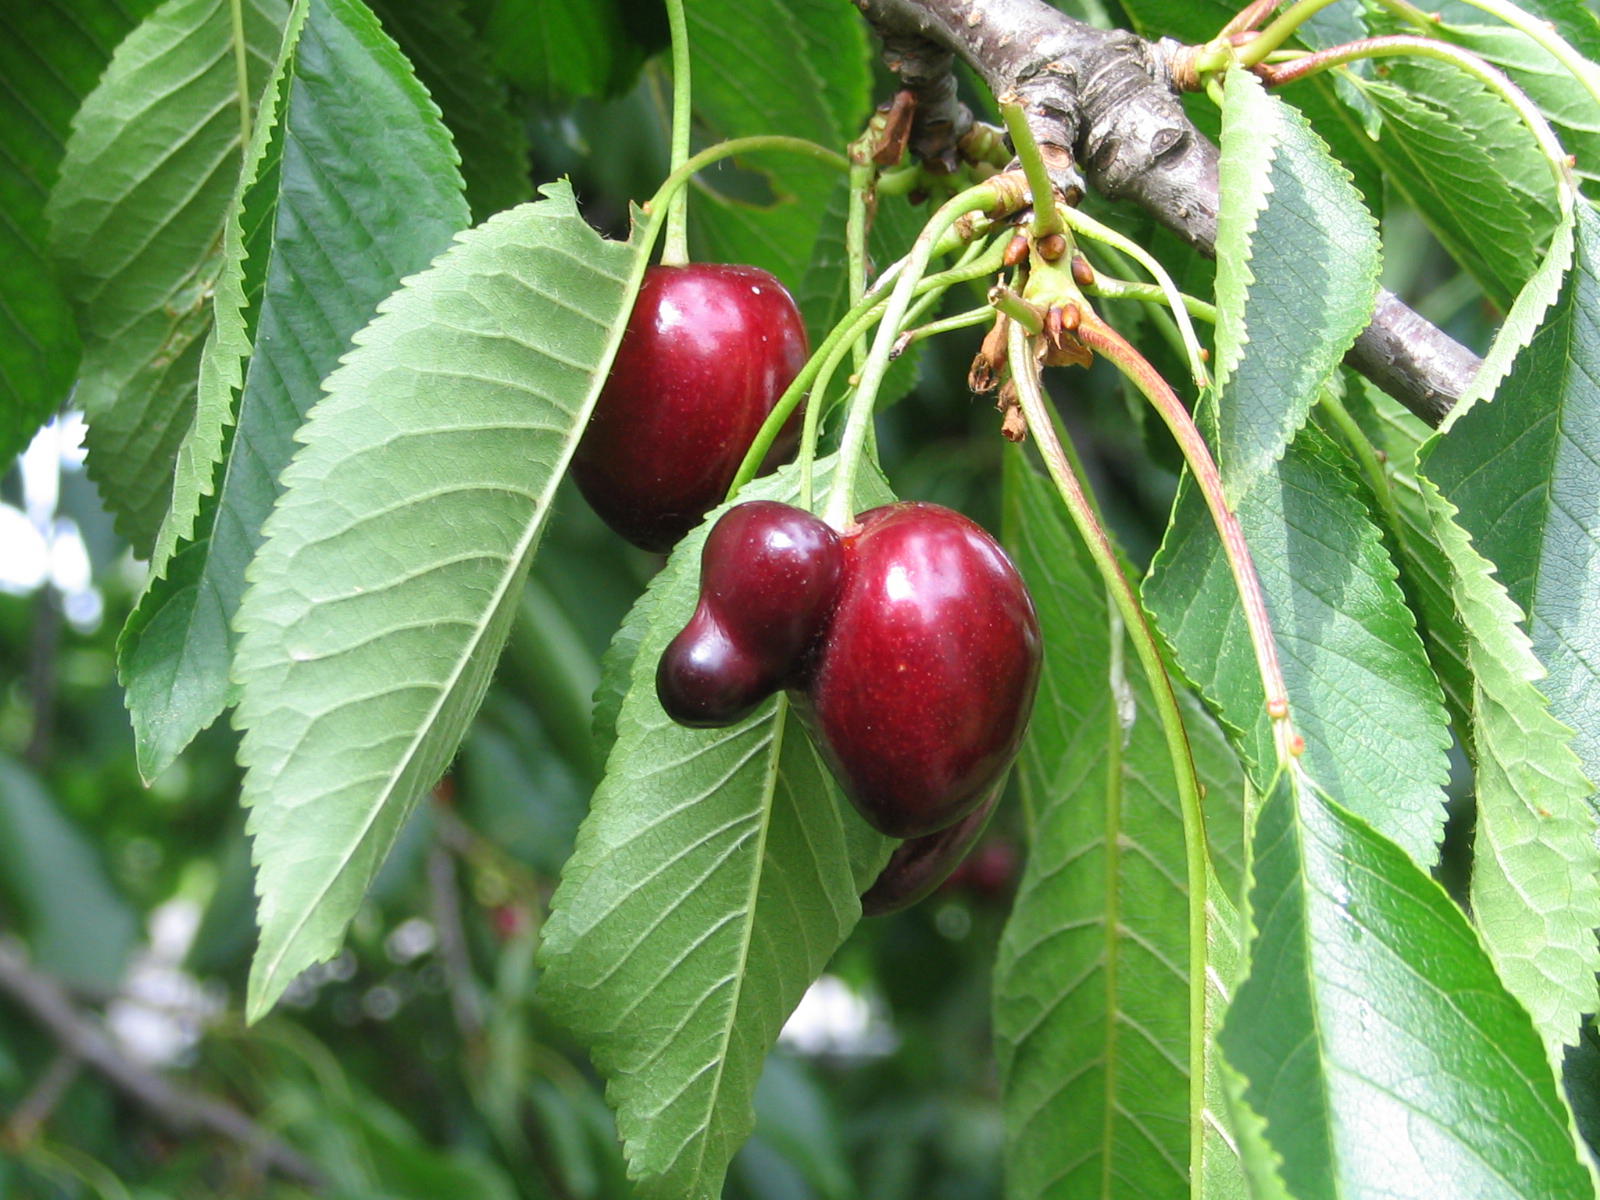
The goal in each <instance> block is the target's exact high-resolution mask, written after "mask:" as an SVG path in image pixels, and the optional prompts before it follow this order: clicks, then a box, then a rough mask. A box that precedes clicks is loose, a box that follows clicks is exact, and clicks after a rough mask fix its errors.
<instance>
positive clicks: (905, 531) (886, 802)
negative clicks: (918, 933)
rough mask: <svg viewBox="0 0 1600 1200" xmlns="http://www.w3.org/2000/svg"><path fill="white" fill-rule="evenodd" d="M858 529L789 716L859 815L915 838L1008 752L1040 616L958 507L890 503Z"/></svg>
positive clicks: (849, 538) (1022, 722)
mask: <svg viewBox="0 0 1600 1200" xmlns="http://www.w3.org/2000/svg"><path fill="white" fill-rule="evenodd" d="M857 522H858V524H857V526H856V527H854V528H852V529H850V530H847V531H846V534H845V537H844V539H843V549H844V577H843V582H842V584H841V586H840V589H839V598H838V601H837V603H836V605H835V607H834V609H833V615H832V617H831V618H830V619H829V622H828V627H827V629H826V631H825V632H824V634H823V636H822V640H821V641H820V642H819V643H818V645H817V646H816V648H815V650H814V652H813V653H814V660H813V663H812V665H811V666H810V668H809V670H808V677H807V678H806V679H805V680H804V681H803V687H802V689H801V692H800V695H799V696H798V697H797V701H798V703H797V708H798V710H799V712H800V714H801V716H802V718H803V719H804V720H805V721H806V724H807V726H808V727H809V728H810V729H811V731H812V733H813V740H814V741H815V742H816V743H817V745H818V748H819V749H820V750H821V752H822V754H823V757H824V758H825V759H826V760H827V762H828V765H829V766H830V767H831V768H832V770H833V773H834V776H835V777H836V778H837V779H838V780H839V783H840V785H841V786H842V787H843V789H844V791H845V794H846V795H847V796H849V797H850V799H851V801H852V802H854V804H855V806H856V807H857V809H859V810H860V812H861V814H862V816H864V817H865V818H866V819H867V821H868V822H869V823H870V824H871V825H873V826H874V827H875V828H876V829H878V830H879V831H880V832H883V833H886V834H889V835H891V836H893V837H902V838H911V837H919V836H921V835H923V834H928V833H932V832H934V831H936V830H940V829H944V828H945V827H947V826H949V825H951V824H953V823H955V822H957V821H959V820H961V818H962V817H964V816H966V815H967V814H968V813H969V812H971V811H972V810H973V809H974V808H975V807H977V806H978V805H979V804H980V802H981V801H982V799H983V797H984V796H985V795H986V794H987V793H988V792H989V790H990V789H991V788H992V787H993V786H994V785H995V784H996V783H997V782H998V781H999V780H1000V778H1001V776H1003V775H1004V773H1005V770H1006V768H1007V767H1009V766H1010V765H1011V761H1012V759H1013V758H1015V757H1016V753H1017V750H1018V748H1019V747H1020V746H1021V744H1022V735H1023V731H1024V729H1025V728H1026V726H1027V721H1028V715H1029V713H1030V711H1031V710H1032V707H1033V696H1034V691H1035V688H1036V687H1037V685H1038V680H1039V622H1038V617H1037V616H1036V615H1035V613H1034V608H1033V601H1032V600H1031V599H1030V598H1029V596H1028V591H1027V588H1026V586H1025V585H1024V584H1023V582H1022V577H1021V576H1020V575H1018V574H1017V570H1016V568H1015V567H1014V566H1012V565H1011V560H1010V559H1008V558H1007V557H1006V554H1005V551H1004V550H1002V549H1001V548H1000V546H999V544H998V543H997V542H996V541H995V540H994V539H993V538H992V537H990V536H989V535H988V534H987V533H985V532H984V531H983V529H981V528H980V527H979V526H977V525H976V524H974V523H973V522H972V521H970V520H968V519H967V518H966V517H964V516H962V515H961V514H960V513H957V512H953V511H951V510H950V509H948V508H943V507H941V506H939V505H936V504H920V503H905V504H891V505H887V506H885V507H883V508H875V509H872V510H871V511H869V512H866V513H863V514H861V516H860V517H858V518H857Z"/></svg>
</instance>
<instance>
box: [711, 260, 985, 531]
mask: <svg viewBox="0 0 1600 1200" xmlns="http://www.w3.org/2000/svg"><path fill="white" fill-rule="evenodd" d="M940 249H942V247H936V249H935V252H936V253H937V252H938V251H939V250H940ZM1003 252H1004V247H1003V246H1002V245H996V246H993V247H991V248H990V252H989V253H987V254H983V255H979V256H976V257H974V256H971V255H970V254H969V255H964V256H963V257H962V259H961V261H960V262H959V263H957V264H956V265H955V266H953V267H951V268H950V269H949V270H948V271H941V272H939V273H938V274H936V275H929V276H927V277H925V278H924V279H923V280H922V281H921V282H920V283H918V284H917V288H916V293H917V295H919V296H927V297H929V298H930V301H931V300H937V298H938V296H939V295H940V294H942V293H943V292H944V291H945V290H946V289H948V288H951V287H954V286H955V285H956V284H958V283H965V282H967V281H968V280H971V279H977V278H980V277H981V276H983V275H987V274H989V273H991V272H993V271H995V270H998V269H999V263H1000V255H1001V254H1002V253H1003ZM905 267H906V260H904V259H902V260H901V261H899V262H897V263H893V264H891V265H890V266H889V267H888V268H887V269H886V270H885V271H884V272H883V274H881V275H879V276H878V281H877V283H876V284H874V285H873V288H872V290H871V291H869V292H868V293H867V294H866V295H865V296H863V297H862V298H861V302H860V303H858V304H857V305H856V306H855V307H854V308H852V309H851V310H850V311H849V312H847V313H845V315H844V316H843V317H841V318H840V319H839V321H838V323H837V324H835V325H834V327H833V329H832V330H831V331H829V333H828V336H827V337H825V338H823V340H822V344H821V345H820V346H818V347H817V349H816V350H815V352H813V354H812V355H811V357H810V359H808V360H807V362H806V365H805V366H804V367H802V368H801V369H800V374H798V375H796V376H795V377H794V379H793V380H792V381H791V382H790V384H789V386H788V387H787V388H785V389H784V392H783V395H782V396H780V397H778V402H777V403H776V404H774V405H773V406H772V411H771V412H770V413H768V414H767V419H766V420H765V421H764V422H763V423H762V426H761V428H760V429H759V430H758V431H757V432H756V436H755V439H754V440H753V441H752V442H751V443H750V448H749V449H748V450H746V451H745V455H744V461H742V462H741V463H740V464H739V469H738V471H736V472H735V473H734V477H733V482H732V483H731V484H730V485H729V486H728V499H730V500H731V499H732V498H733V497H734V496H735V495H737V494H738V492H739V489H740V488H742V487H744V485H745V484H747V483H749V482H750V481H751V480H752V479H754V478H755V477H756V472H757V471H758V470H760V469H761V463H762V460H764V459H765V458H766V456H767V451H768V450H770V449H771V448H772V443H773V442H774V441H775V440H777V437H778V431H779V430H780V429H782V428H783V426H784V423H785V422H786V421H788V419H789V416H790V414H792V413H793V412H794V410H795V407H796V406H797V405H798V404H799V403H800V400H801V397H803V396H804V395H805V393H806V389H807V388H810V387H812V383H813V381H816V383H817V386H816V388H815V389H814V395H815V398H816V400H815V403H813V404H808V405H807V406H806V418H805V426H804V429H805V432H804V433H803V434H802V436H801V441H800V494H801V501H800V506H801V507H802V508H810V507H811V463H812V460H813V459H815V458H816V453H817V430H818V428H819V423H820V421H821V419H822V417H823V415H824V412H823V409H824V408H825V407H826V396H825V394H824V393H826V391H827V384H828V381H829V380H830V379H831V378H832V377H833V372H834V370H836V369H837V367H838V365H839V363H840V362H842V361H843V359H844V356H845V352H846V350H847V349H848V348H849V347H851V346H853V345H855V344H856V342H858V341H859V340H860V339H861V338H862V337H863V336H865V335H866V333H867V331H868V330H870V329H871V328H872V326H873V323H874V322H876V321H877V320H878V318H879V316H880V315H881V310H882V309H883V307H884V305H885V304H887V303H888V299H887V295H886V293H887V290H888V288H889V286H890V285H891V284H892V283H893V282H894V281H895V280H896V279H898V278H899V277H900V273H901V272H902V271H903V270H905ZM915 311H916V310H915V309H913V310H912V313H915ZM907 315H908V316H910V315H911V313H908V314H907Z"/></svg>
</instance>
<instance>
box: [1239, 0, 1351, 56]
mask: <svg viewBox="0 0 1600 1200" xmlns="http://www.w3.org/2000/svg"><path fill="white" fill-rule="evenodd" d="M1333 3H1335V0H1299V2H1298V3H1296V4H1291V5H1290V6H1289V7H1288V8H1286V9H1284V10H1283V12H1281V13H1279V14H1278V18H1277V20H1275V21H1273V22H1272V23H1271V24H1270V25H1268V26H1267V27H1266V28H1265V29H1263V30H1262V31H1261V34H1260V36H1258V37H1256V38H1253V39H1252V40H1251V41H1250V42H1248V43H1246V45H1245V46H1244V47H1243V48H1242V49H1241V50H1240V51H1239V57H1238V62H1239V64H1240V65H1241V66H1246V67H1251V66H1254V65H1255V64H1256V63H1259V62H1262V61H1264V60H1265V59H1266V57H1267V55H1269V54H1271V53H1272V52H1273V51H1274V50H1276V49H1277V48H1278V47H1279V46H1282V45H1283V44H1284V43H1285V42H1287V41H1288V40H1289V39H1290V38H1292V37H1293V36H1294V35H1295V34H1296V33H1298V32H1299V30H1300V26H1302V25H1304V24H1305V23H1306V22H1307V21H1309V20H1310V19H1311V18H1312V17H1314V16H1316V15H1317V14H1318V13H1319V12H1321V11H1322V10H1323V9H1325V8H1327V7H1328V6H1329V5H1330V4H1333Z"/></svg>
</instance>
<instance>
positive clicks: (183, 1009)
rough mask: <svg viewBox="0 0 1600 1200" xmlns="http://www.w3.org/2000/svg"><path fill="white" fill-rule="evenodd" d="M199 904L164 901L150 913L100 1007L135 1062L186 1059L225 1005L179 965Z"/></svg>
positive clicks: (190, 941) (158, 1063)
mask: <svg viewBox="0 0 1600 1200" xmlns="http://www.w3.org/2000/svg"><path fill="white" fill-rule="evenodd" d="M200 917H201V908H200V906H199V905H198V904H196V903H195V902H194V901H193V900H184V899H175V900H168V901H167V902H166V903H165V904H162V905H159V906H157V907H156V908H155V909H154V910H153V911H152V912H151V914H150V940H149V942H148V944H146V945H144V946H141V947H140V948H139V949H138V950H136V951H134V955H133V959H132V961H131V962H130V963H129V964H128V971H127V974H126V975H125V976H124V977H123V980H122V986H121V988H120V990H119V991H118V993H117V996H116V998H115V999H114V1000H112V1001H111V1003H110V1004H109V1005H107V1006H106V1026H107V1028H108V1029H110V1031H111V1035H112V1037H114V1038H116V1040H117V1042H118V1043H119V1044H120V1045H121V1046H122V1049H123V1051H124V1052H125V1053H126V1054H127V1055H128V1057H129V1058H131V1059H133V1060H134V1061H135V1062H140V1063H143V1064H145V1065H146V1066H150V1067H166V1066H173V1065H175V1064H179V1063H182V1062H184V1061H186V1060H187V1058H188V1056H189V1053H190V1051H192V1050H193V1049H194V1047H195V1046H196V1045H197V1044H198V1043H199V1041H200V1037H201V1035H202V1034H203V1033H204V1032H205V1028H206V1025H207V1024H209V1023H210V1022H211V1021H213V1020H215V1019H216V1018H217V1017H218V1016H219V1015H221V1013H222V1011H223V1009H224V1008H225V1007H226V1005H225V1002H224V999H223V997H222V996H221V995H219V994H218V992H217V991H216V990H215V989H212V988H207V987H206V986H205V985H204V984H202V983H201V982H200V981H199V980H198V979H196V978H195V977H194V976H193V975H191V974H189V973H188V972H187V971H185V970H184V969H183V967H182V963H183V960H184V959H185V957H187V956H188V953H189V947H190V946H191V945H192V944H193V942H194V936H195V933H196V932H197V931H198V930H199V928H200Z"/></svg>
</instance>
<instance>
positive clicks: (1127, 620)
mask: <svg viewBox="0 0 1600 1200" xmlns="http://www.w3.org/2000/svg"><path fill="white" fill-rule="evenodd" d="M1007 348H1008V350H1009V355H1008V357H1009V358H1010V362H1011V378H1012V379H1013V380H1014V381H1015V383H1016V385H1017V396H1018V399H1019V400H1020V401H1021V403H1022V412H1023V415H1024V416H1025V417H1026V418H1027V421H1028V428H1029V430H1030V431H1031V432H1032V433H1033V440H1034V444H1035V445H1036V446H1038V447H1039V453H1040V455H1041V456H1042V457H1043V458H1044V464H1045V468H1046V470H1048V471H1049V473H1050V478H1051V479H1052V480H1053V481H1054V482H1055V485H1056V491H1057V492H1058V493H1059V494H1060V496H1061V500H1062V503H1063V504H1064V505H1065V506H1066V509H1067V513H1068V515H1069V516H1070V517H1071V518H1072V523H1073V524H1074V525H1075V526H1077V529H1078V536H1079V537H1080V538H1082V539H1083V544H1084V546H1085V547H1086V548H1087V549H1088V551H1089V557H1090V558H1092V559H1093V560H1094V565H1095V567H1096V569H1097V570H1098V571H1099V572H1100V578H1101V580H1102V582H1103V583H1104V585H1105V589H1106V591H1107V593H1108V594H1109V595H1110V597H1111V600H1112V603H1113V605H1114V606H1115V610H1116V612H1117V613H1118V615H1119V616H1120V617H1121V618H1122V622H1121V623H1122V627H1123V632H1124V633H1125V634H1126V635H1127V637H1128V638H1129V639H1130V640H1131V641H1132V642H1133V648H1134V653H1135V654H1136V655H1137V656H1138V659H1139V665H1140V666H1141V667H1143V668H1144V673H1145V676H1146V678H1147V679H1148V681H1149V684H1150V694H1151V697H1152V698H1153V700H1154V702H1155V706H1156V714H1157V717H1158V719H1159V720H1160V722H1161V732H1162V734H1163V736H1164V737H1165V739H1166V743H1167V755H1168V757H1169V758H1170V759H1171V760H1172V774H1173V780H1174V782H1175V784H1176V787H1177V793H1178V810H1179V812H1180V813H1181V815H1182V819H1183V846H1184V862H1185V868H1186V871H1187V874H1188V884H1189V1178H1191V1179H1194V1180H1199V1179H1202V1178H1204V1167H1205V1160H1204V1155H1205V1120H1204V1114H1205V1102H1206V1090H1205V1082H1206V959H1207V948H1208V945H1209V938H1208V937H1207V928H1206V922H1207V918H1208V913H1207V900H1206V890H1207V878H1206V865H1207V861H1208V855H1207V849H1206V827H1205V813H1204V809H1203V807H1202V804H1201V799H1200V780H1199V778H1198V776H1197V775H1196V773H1195V765H1194V753H1193V751H1192V750H1191V748H1190V746H1189V735H1188V732H1187V730H1186V729H1185V728H1184V724H1183V712H1182V710H1181V709H1180V708H1179V707H1178V696H1177V692H1176V691H1175V690H1174V689H1173V686H1172V679H1171V676H1169V675H1168V674H1167V669H1166V664H1165V663H1163V662H1162V660H1161V650H1160V647H1159V646H1158V644H1157V642H1156V636H1155V632H1154V631H1153V630H1152V629H1151V628H1150V621H1149V618H1148V617H1147V616H1146V615H1145V611H1144V608H1143V606H1142V605H1140V603H1139V596H1138V593H1137V592H1136V591H1135V590H1134V587H1133V584H1132V582H1131V581H1130V580H1129V579H1128V575H1127V572H1126V571H1124V570H1123V568H1122V562H1121V559H1120V558H1119V557H1118V555H1117V551H1116V547H1115V546H1113V545H1112V542H1111V538H1110V536H1109V535H1108V534H1107V533H1106V530H1105V526H1104V525H1102V524H1101V522H1100V519H1099V514H1098V512H1097V511H1096V509H1095V506H1094V504H1093V502H1092V500H1091V499H1090V497H1089V495H1088V493H1087V491H1086V489H1085V488H1084V486H1083V483H1082V481H1081V480H1080V478H1079V475H1078V472H1077V471H1076V470H1075V469H1074V465H1073V462H1072V460H1071V459H1070V458H1069V457H1068V455H1067V453H1066V451H1065V450H1064V449H1063V447H1062V440H1061V438H1060V437H1059V436H1058V435H1057V432H1056V426H1055V420H1054V417H1053V414H1052V413H1051V410H1050V406H1049V404H1048V402H1047V401H1046V400H1045V397H1044V389H1043V387H1042V386H1041V385H1040V381H1039V362H1038V358H1037V357H1036V356H1035V354H1034V348H1033V341H1032V339H1031V338H1030V336H1029V335H1028V334H1027V332H1026V331H1025V330H1023V328H1022V327H1021V326H1020V325H1018V324H1016V323H1015V322H1013V323H1012V325H1011V329H1010V333H1009V337H1008V344H1007ZM1108 803H1110V801H1108ZM1108 820H1109V818H1108ZM1114 841H1115V840H1114V839H1112V838H1110V837H1108V838H1107V845H1108V847H1110V846H1112V845H1114ZM1111 874H1112V873H1110V872H1108V875H1111ZM1109 886H1114V884H1113V885H1109Z"/></svg>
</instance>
